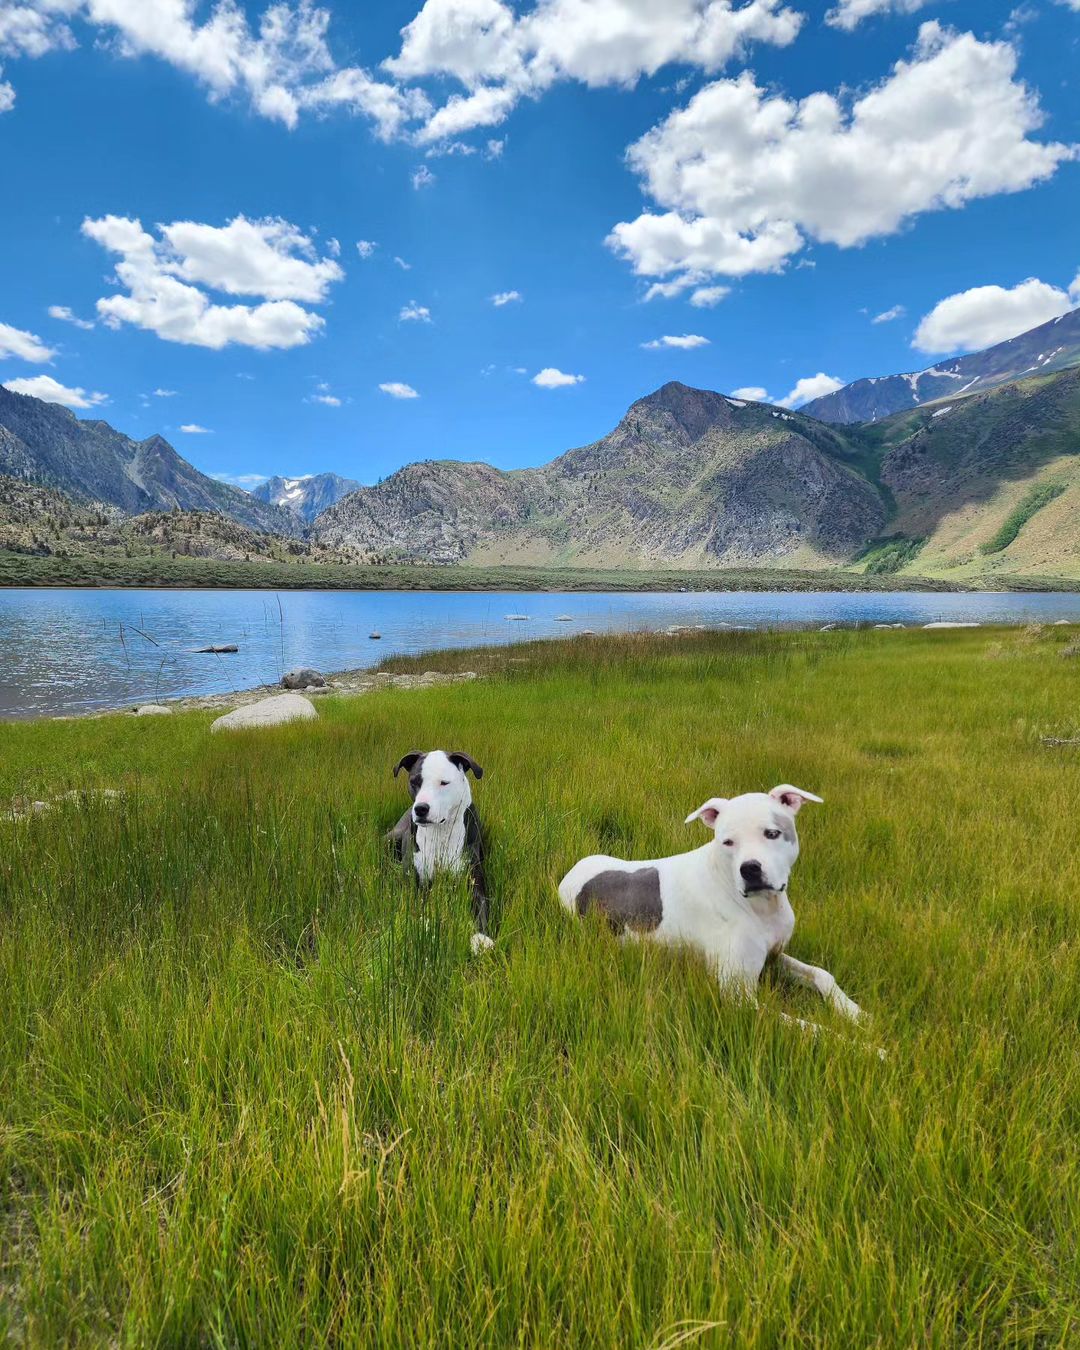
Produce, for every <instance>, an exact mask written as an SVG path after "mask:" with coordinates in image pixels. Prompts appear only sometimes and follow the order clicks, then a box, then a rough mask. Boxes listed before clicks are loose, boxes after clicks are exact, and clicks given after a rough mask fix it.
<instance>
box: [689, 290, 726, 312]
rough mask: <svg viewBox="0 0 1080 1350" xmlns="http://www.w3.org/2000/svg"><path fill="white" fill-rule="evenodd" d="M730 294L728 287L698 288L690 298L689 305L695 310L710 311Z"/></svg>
mask: <svg viewBox="0 0 1080 1350" xmlns="http://www.w3.org/2000/svg"><path fill="white" fill-rule="evenodd" d="M730 294H731V287H730V286H699V287H698V288H697V290H696V291H695V292H694V293H693V295H692V296H691V297H690V303H691V304H692V305H693V306H694V307H695V309H712V308H713V307H714V306H715V305H718V304H719V303H720V301H721V300H723V299H724V298H725V296H728V295H730Z"/></svg>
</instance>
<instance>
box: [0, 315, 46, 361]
mask: <svg viewBox="0 0 1080 1350" xmlns="http://www.w3.org/2000/svg"><path fill="white" fill-rule="evenodd" d="M55 355H56V352H55V351H54V350H53V348H52V347H46V345H45V343H44V342H42V340H41V339H40V338H39V337H38V335H37V334H36V333H28V332H26V330H25V329H23V328H12V326H11V324H9V323H0V361H2V360H3V359H4V357H6V356H16V357H18V359H19V360H20V361H30V362H32V363H33V364H34V365H43V364H44V363H45V362H46V361H51V360H52V359H53V357H54V356H55Z"/></svg>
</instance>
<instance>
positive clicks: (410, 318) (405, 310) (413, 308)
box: [398, 300, 431, 323]
mask: <svg viewBox="0 0 1080 1350" xmlns="http://www.w3.org/2000/svg"><path fill="white" fill-rule="evenodd" d="M398 320H399V322H401V323H410V322H411V323H430V322H431V310H430V309H428V307H427V305H418V304H417V303H416V301H415V300H410V301H409V303H408V304H407V305H403V306H402V309H401V312H400V313H399V314H398Z"/></svg>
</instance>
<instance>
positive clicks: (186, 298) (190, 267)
mask: <svg viewBox="0 0 1080 1350" xmlns="http://www.w3.org/2000/svg"><path fill="white" fill-rule="evenodd" d="M158 230H159V234H160V238H159V239H155V238H154V237H153V236H152V235H150V234H148V233H147V232H146V231H145V230H144V229H143V227H142V224H141V222H140V221H138V220H131V219H128V218H126V217H123V216H104V217H102V218H101V219H100V220H90V219H87V220H84V221H83V225H82V231H83V234H85V235H86V236H87V237H88V238H90V239H94V240H96V241H97V242H98V243H99V244H101V245H102V246H103V247H104V248H106V249H108V250H109V251H110V252H111V253H115V254H118V255H119V257H120V261H119V262H118V263H117V264H116V279H117V281H118V283H119V284H120V285H121V286H123V287H124V288H125V290H126V294H118V295H111V296H107V297H105V298H103V299H100V300H99V301H98V302H97V311H98V314H99V315H100V317H101V319H102V320H103V321H104V322H105V323H106V324H108V325H109V326H110V327H112V328H118V327H120V326H121V324H124V323H130V324H134V325H135V326H136V327H138V328H145V329H149V330H150V331H151V332H154V333H157V335H158V336H159V337H161V338H164V339H165V340H166V341H168V342H182V343H186V344H189V345H192V346H197V347H211V348H214V349H220V348H222V347H225V346H228V345H229V344H230V343H234V342H235V343H238V344H239V345H241V346H247V347H256V348H260V349H270V348H289V347H297V346H301V345H302V344H304V343H306V342H310V341H311V339H312V337H314V336H315V334H316V333H318V332H319V331H320V329H321V328H322V327H323V324H324V321H323V319H322V318H321V316H320V315H318V314H314V313H312V312H311V311H310V310H307V309H304V308H303V307H302V306H301V305H299V304H297V303H296V301H297V300H298V299H302V300H307V301H317V300H321V299H323V298H325V295H326V291H327V288H328V287H329V285H330V284H331V282H333V281H336V280H338V279H339V278H340V277H341V275H342V272H341V268H340V267H339V266H338V264H337V263H336V262H334V261H333V259H328V258H319V257H318V256H317V254H316V252H315V249H314V245H313V244H312V243H311V240H310V239H309V238H308V237H307V236H306V235H304V234H302V233H301V232H300V231H299V230H298V229H297V228H296V226H294V225H289V224H288V223H287V222H285V221H280V220H265V221H250V220H247V219H246V218H245V217H243V216H238V217H237V218H236V219H235V220H233V221H230V222H229V224H228V225H226V226H224V227H222V228H216V227H214V226H211V225H198V224H196V223H194V222H193V221H178V222H175V223H174V224H172V225H161V226H159V227H158ZM192 282H201V283H203V284H205V285H209V286H212V287H214V288H215V289H218V290H221V291H224V292H226V293H227V294H230V295H256V296H258V295H261V296H263V297H265V298H264V302H263V303H262V304H258V305H219V304H215V303H212V302H211V300H210V299H209V297H208V296H207V295H206V293H205V292H204V291H202V290H200V289H199V288H198V286H197V285H193V284H190V283H192Z"/></svg>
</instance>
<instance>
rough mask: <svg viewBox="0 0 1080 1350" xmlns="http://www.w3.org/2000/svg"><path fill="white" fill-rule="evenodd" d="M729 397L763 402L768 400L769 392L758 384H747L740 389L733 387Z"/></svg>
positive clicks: (751, 401) (750, 401)
mask: <svg viewBox="0 0 1080 1350" xmlns="http://www.w3.org/2000/svg"><path fill="white" fill-rule="evenodd" d="M731 397H732V398H744V399H746V400H747V401H748V402H749V403H765V402H766V401H767V400H768V397H769V394H768V391H767V390H765V389H762V387H761V385H759V384H748V385H746V386H744V387H743V388H742V389H733V390H732V391H731Z"/></svg>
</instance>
